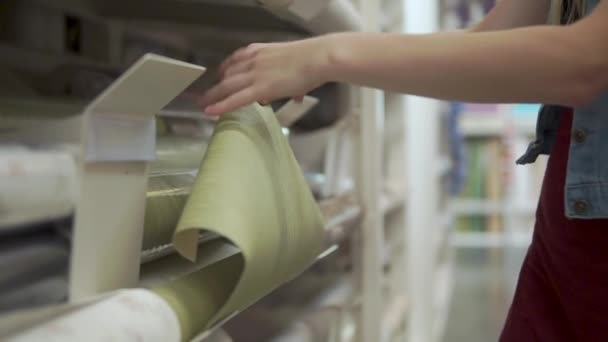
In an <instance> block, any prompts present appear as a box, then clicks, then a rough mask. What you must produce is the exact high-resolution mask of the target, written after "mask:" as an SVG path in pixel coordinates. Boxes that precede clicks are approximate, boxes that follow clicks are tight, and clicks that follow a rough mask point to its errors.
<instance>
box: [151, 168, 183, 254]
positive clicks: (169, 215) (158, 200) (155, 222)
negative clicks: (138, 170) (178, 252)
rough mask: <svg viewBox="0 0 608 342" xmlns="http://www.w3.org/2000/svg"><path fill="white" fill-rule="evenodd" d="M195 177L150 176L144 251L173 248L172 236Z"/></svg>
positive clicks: (181, 175) (179, 175) (180, 175)
mask: <svg viewBox="0 0 608 342" xmlns="http://www.w3.org/2000/svg"><path fill="white" fill-rule="evenodd" d="M193 183H194V176H193V175H190V174H176V175H163V176H151V177H150V178H148V192H147V193H146V214H145V216H144V238H143V243H142V250H144V251H146V250H150V249H152V248H155V247H160V246H164V245H167V244H170V243H171V242H172V239H173V232H174V231H175V227H176V226H177V222H178V221H179V217H180V216H181V214H182V211H183V209H184V206H185V205H186V200H187V199H188V196H189V195H190V191H191V188H192V184H193Z"/></svg>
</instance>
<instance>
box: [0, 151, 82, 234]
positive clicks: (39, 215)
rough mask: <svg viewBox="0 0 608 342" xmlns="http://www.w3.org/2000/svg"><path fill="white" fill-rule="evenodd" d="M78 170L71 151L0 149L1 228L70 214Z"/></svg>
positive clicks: (75, 194) (74, 200)
mask: <svg viewBox="0 0 608 342" xmlns="http://www.w3.org/2000/svg"><path fill="white" fill-rule="evenodd" d="M76 174H77V169H76V163H75V162H74V158H73V157H72V155H71V154H70V153H69V152H61V151H32V150H27V149H25V148H18V147H7V148H2V149H0V231H1V230H2V229H4V227H7V228H8V227H14V226H18V225H22V224H28V223H35V222H40V221H45V220H49V219H56V218H60V217H65V216H68V215H70V214H71V213H72V211H73V209H74V203H75V202H76V196H77V178H76Z"/></svg>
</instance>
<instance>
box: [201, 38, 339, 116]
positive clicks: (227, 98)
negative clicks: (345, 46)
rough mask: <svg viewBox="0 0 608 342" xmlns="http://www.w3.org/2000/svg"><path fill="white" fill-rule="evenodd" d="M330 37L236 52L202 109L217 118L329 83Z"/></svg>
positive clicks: (223, 69) (242, 49)
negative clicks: (249, 106) (251, 104)
mask: <svg viewBox="0 0 608 342" xmlns="http://www.w3.org/2000/svg"><path fill="white" fill-rule="evenodd" d="M332 41H333V39H332V36H322V37H316V38H312V39H306V40H300V41H293V42H286V43H270V44H251V45H249V46H247V47H245V48H241V49H239V50H237V51H236V52H235V53H234V54H232V55H231V56H230V57H228V58H227V59H226V60H225V61H224V62H223V63H222V64H221V66H220V69H219V76H220V82H219V83H218V84H217V85H215V86H214V87H213V88H211V89H210V90H209V91H207V92H206V93H205V94H204V96H203V98H202V99H201V105H202V106H203V108H204V110H205V112H206V113H208V114H212V115H220V114H223V113H226V112H229V111H232V110H235V109H238V108H239V107H242V106H245V105H247V104H250V103H253V102H256V101H257V102H260V103H268V102H270V101H273V100H276V99H279V98H285V97H294V98H296V99H298V98H301V97H302V96H303V95H305V94H306V93H308V92H309V91H310V90H312V89H314V88H316V87H319V86H320V85H322V84H323V83H325V82H328V81H330V71H331V70H330V69H331V67H330V66H329V64H330V60H331V51H330V49H331V47H332Z"/></svg>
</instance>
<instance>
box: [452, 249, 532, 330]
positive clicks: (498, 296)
mask: <svg viewBox="0 0 608 342" xmlns="http://www.w3.org/2000/svg"><path fill="white" fill-rule="evenodd" d="M455 252H456V257H455V265H454V289H453V294H452V303H451V305H450V313H449V317H448V323H447V327H446V331H445V335H444V339H443V340H444V342H492V341H497V339H498V336H499V334H500V331H501V329H502V325H503V323H504V319H505V317H506V314H507V311H508V309H509V305H510V302H511V297H512V293H513V291H514V286H515V283H516V281H517V275H518V273H519V268H520V266H521V262H522V261H523V257H524V255H525V252H526V249H525V248H509V249H502V248H501V249H480V248H461V249H457V250H456V251H455Z"/></svg>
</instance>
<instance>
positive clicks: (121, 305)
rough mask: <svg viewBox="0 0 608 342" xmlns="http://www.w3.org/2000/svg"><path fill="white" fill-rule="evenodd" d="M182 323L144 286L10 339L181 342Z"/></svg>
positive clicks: (16, 341)
mask: <svg viewBox="0 0 608 342" xmlns="http://www.w3.org/2000/svg"><path fill="white" fill-rule="evenodd" d="M180 340H181V336H180V328H179V322H178V320H177V317H176V316H175V313H174V312H173V310H172V309H171V307H170V306H169V305H168V304H167V302H165V301H164V300H163V299H162V298H160V297H159V296H158V295H156V294H155V293H153V292H151V291H148V290H144V289H131V290H120V291H117V292H115V293H114V294H113V295H111V296H109V297H107V298H104V299H101V300H99V301H97V302H94V303H92V304H90V305H86V306H84V307H81V308H78V309H76V310H73V311H72V312H69V313H68V314H65V315H62V316H60V317H59V318H57V319H54V320H50V321H47V322H45V323H43V324H41V325H38V326H36V327H33V328H32V329H29V330H27V331H24V332H23V333H21V334H19V335H16V336H12V337H10V338H8V339H6V341H7V342H33V341H46V342H81V341H87V342H105V341H146V342H178V341H180Z"/></svg>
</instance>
